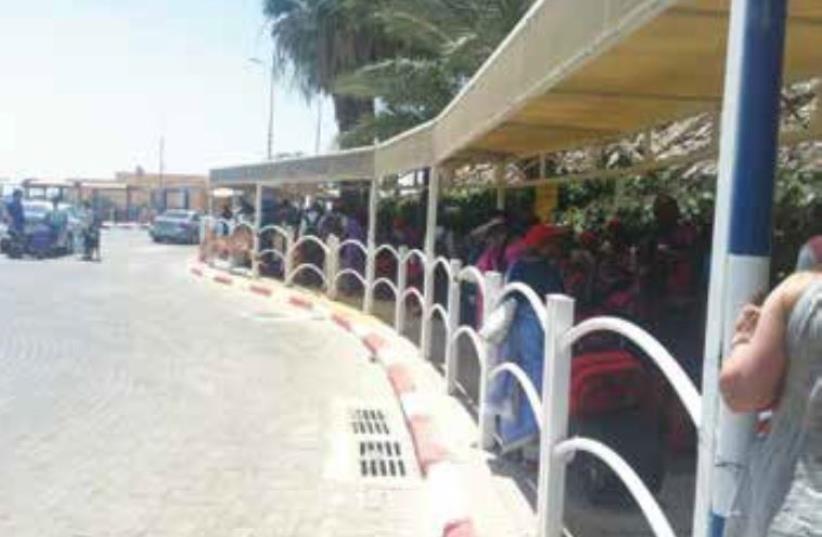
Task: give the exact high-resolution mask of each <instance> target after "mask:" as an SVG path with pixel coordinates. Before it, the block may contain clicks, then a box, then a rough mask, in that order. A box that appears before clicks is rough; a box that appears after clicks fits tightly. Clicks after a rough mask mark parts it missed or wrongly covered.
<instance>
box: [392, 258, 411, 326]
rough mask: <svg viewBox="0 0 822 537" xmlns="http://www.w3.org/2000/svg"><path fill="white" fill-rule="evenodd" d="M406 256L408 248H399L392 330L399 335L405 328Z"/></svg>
mask: <svg viewBox="0 0 822 537" xmlns="http://www.w3.org/2000/svg"><path fill="white" fill-rule="evenodd" d="M407 255H408V247H407V246H400V248H399V255H398V256H397V297H396V298H397V301H396V304H395V307H396V309H395V310H394V330H396V332H397V333H398V334H400V335H402V331H403V329H404V328H405V297H404V296H403V295H404V294H405V288H406V287H407V286H408V266H407V265H406V264H405V256H407Z"/></svg>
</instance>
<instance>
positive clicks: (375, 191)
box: [363, 177, 399, 313]
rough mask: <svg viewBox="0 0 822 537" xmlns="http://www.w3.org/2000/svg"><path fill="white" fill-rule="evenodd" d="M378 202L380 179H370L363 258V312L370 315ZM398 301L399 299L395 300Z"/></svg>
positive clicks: (375, 258)
mask: <svg viewBox="0 0 822 537" xmlns="http://www.w3.org/2000/svg"><path fill="white" fill-rule="evenodd" d="M379 201H380V179H379V178H378V177H375V178H374V179H372V181H371V184H370V186H369V189H368V238H367V244H366V248H367V249H368V255H366V258H365V292H364V298H363V310H365V312H366V313H371V312H372V311H373V309H374V281H375V280H376V278H377V256H376V252H377V209H378V208H379ZM397 300H399V297H398V298H397Z"/></svg>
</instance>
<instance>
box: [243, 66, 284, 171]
mask: <svg viewBox="0 0 822 537" xmlns="http://www.w3.org/2000/svg"><path fill="white" fill-rule="evenodd" d="M275 54H276V52H275V51H272V52H271V71H270V73H269V83H268V84H269V87H268V136H267V139H266V159H267V160H269V161H270V160H274V89H275V88H274V79H275V78H276V74H277V67H276V61H275V60H276V58H275ZM249 61H250V62H252V63H256V64H257V65H262V66H265V62H264V61H262V60H260V59H259V58H249Z"/></svg>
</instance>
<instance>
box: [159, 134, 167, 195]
mask: <svg viewBox="0 0 822 537" xmlns="http://www.w3.org/2000/svg"><path fill="white" fill-rule="evenodd" d="M165 151H166V140H165V137H164V136H160V152H159V159H160V162H159V170H160V173H159V177H158V180H157V188H158V190H159V193H160V202H159V203H158V205H159V206H160V211H165V210H166V193H165V185H164V181H163V171H164V168H165Z"/></svg>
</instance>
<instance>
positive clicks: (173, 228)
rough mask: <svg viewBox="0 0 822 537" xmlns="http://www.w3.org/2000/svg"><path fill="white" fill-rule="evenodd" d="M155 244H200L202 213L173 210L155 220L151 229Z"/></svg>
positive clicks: (150, 232)
mask: <svg viewBox="0 0 822 537" xmlns="http://www.w3.org/2000/svg"><path fill="white" fill-rule="evenodd" d="M149 235H151V238H152V239H153V240H154V242H175V243H182V244H197V243H198V242H200V213H198V212H197V211H185V210H178V209H175V210H171V211H166V212H164V213H163V214H161V215H160V216H158V217H156V218H155V219H154V223H153V224H152V225H151V228H150V229H149Z"/></svg>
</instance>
